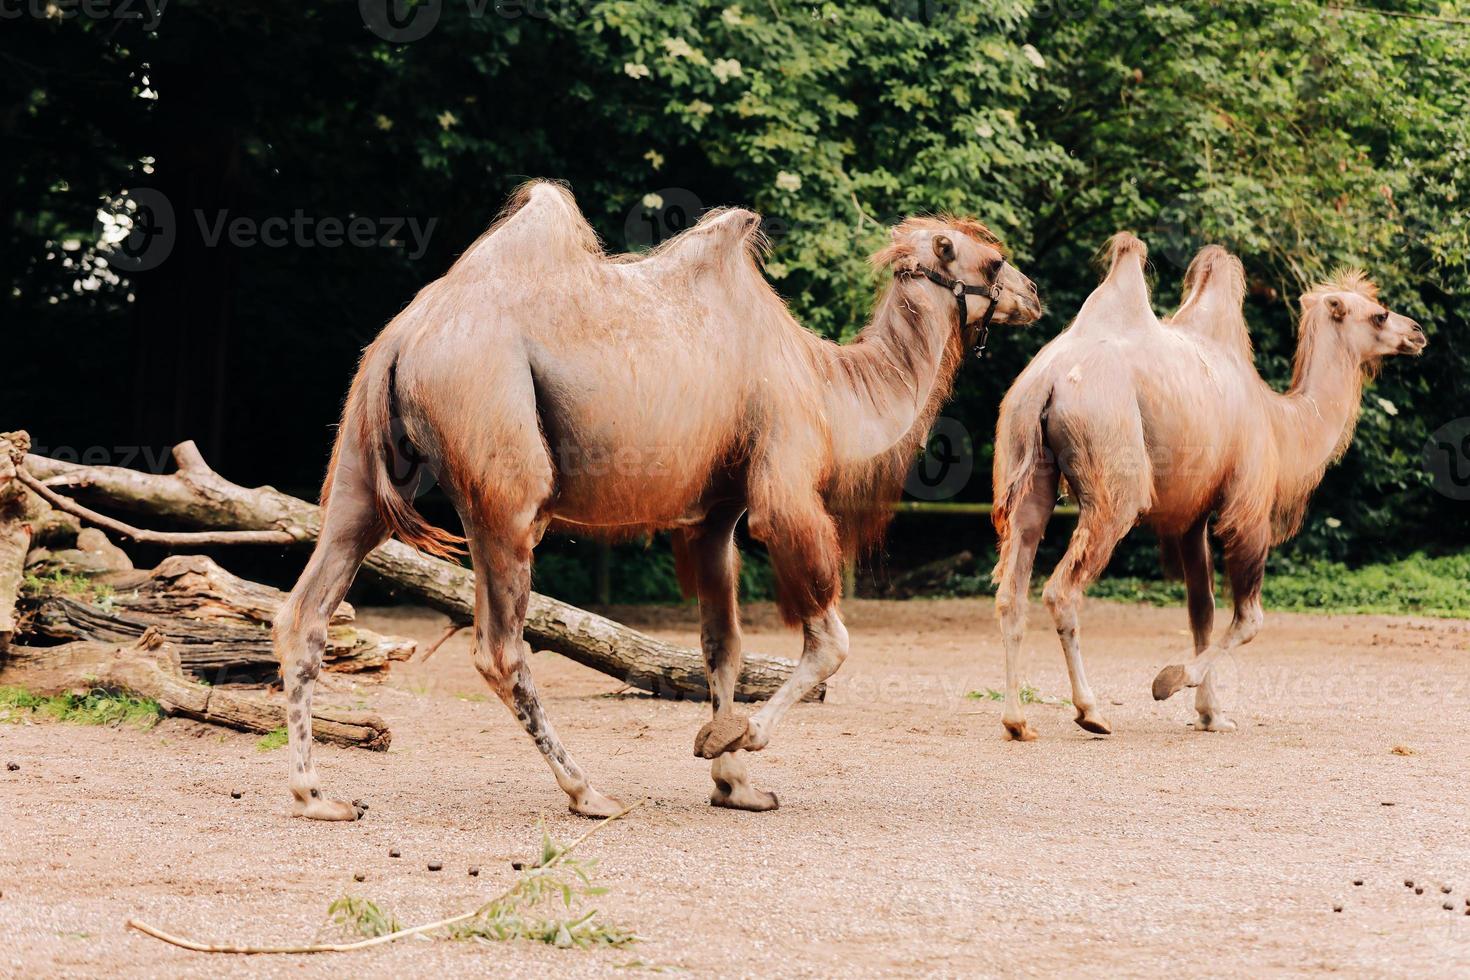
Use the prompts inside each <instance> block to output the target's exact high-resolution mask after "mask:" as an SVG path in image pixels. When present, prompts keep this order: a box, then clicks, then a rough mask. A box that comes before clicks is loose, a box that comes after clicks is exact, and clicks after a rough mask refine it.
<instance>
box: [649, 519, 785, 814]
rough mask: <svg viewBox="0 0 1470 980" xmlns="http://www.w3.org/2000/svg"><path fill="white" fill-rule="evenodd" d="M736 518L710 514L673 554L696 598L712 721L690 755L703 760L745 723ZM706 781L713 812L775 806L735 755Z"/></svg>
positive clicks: (715, 765) (718, 762)
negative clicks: (739, 686) (738, 698)
mask: <svg viewBox="0 0 1470 980" xmlns="http://www.w3.org/2000/svg"><path fill="white" fill-rule="evenodd" d="M740 514H741V511H740V510H733V511H730V512H722V513H719V514H712V515H711V516H710V518H709V519H708V520H706V521H705V522H704V523H703V524H701V525H700V526H699V527H696V528H689V529H687V530H685V531H683V532H681V537H680V538H678V539H677V544H676V547H675V550H674V555H675V561H676V563H677V564H678V566H679V577H680V580H681V581H682V582H684V583H685V588H686V589H688V588H689V585H690V584H691V583H692V585H693V587H694V591H695V593H696V594H697V595H698V596H699V616H700V646H701V647H702V649H703V651H704V667H705V673H706V676H707V677H708V678H709V700H710V710H711V714H712V717H711V718H710V720H709V721H708V722H707V723H706V724H705V726H704V727H703V728H701V729H700V730H699V734H698V735H696V736H695V738H694V754H695V755H696V756H701V757H706V758H707V756H705V755H704V748H705V746H706V745H709V744H725V743H728V742H729V741H730V739H731V738H732V737H733V738H737V739H738V738H739V737H740V736H742V735H743V734H744V732H745V719H744V718H743V717H741V716H740V715H737V714H736V713H735V711H734V706H735V683H736V681H737V680H738V679H739V677H740V667H741V663H742V660H743V654H742V651H741V645H740V610H739V605H738V595H737V593H738V589H739V569H740V558H739V554H738V553H737V552H736V550H735V539H734V531H735V523H736V521H738V520H739V519H740ZM732 730H733V735H732ZM710 777H711V778H712V779H713V780H714V783H715V788H714V791H713V792H712V793H711V794H710V798H709V801H710V803H711V804H712V805H713V806H722V807H728V808H730V809H733V810H755V811H762V810H774V809H776V807H778V806H779V805H780V803H779V801H778V800H777V799H776V794H775V793H769V792H766V791H765V790H761V789H756V788H755V787H754V786H752V785H751V784H750V774H749V772H748V771H747V769H746V764H745V757H744V756H742V755H740V754H739V753H738V752H727V753H724V754H717V755H715V757H714V759H713V761H712V762H711V763H710Z"/></svg>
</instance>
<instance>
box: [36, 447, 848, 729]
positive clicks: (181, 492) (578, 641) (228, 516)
mask: <svg viewBox="0 0 1470 980" xmlns="http://www.w3.org/2000/svg"><path fill="white" fill-rule="evenodd" d="M174 459H175V462H176V463H178V466H179V469H178V472H176V473H172V474H167V475H159V474H153V473H143V472H139V471H137V470H128V469H122V468H120V467H113V466H79V465H75V464H71V463H62V462H58V461H56V460H51V459H46V458H45V457H40V456H34V455H31V456H27V457H26V464H25V465H26V469H27V470H29V471H30V473H31V474H32V475H33V476H35V477H37V478H39V479H41V480H42V481H44V482H45V483H46V484H47V485H48V486H50V487H51V488H52V489H54V490H58V491H61V492H64V493H68V494H73V495H75V496H77V497H79V498H84V499H85V500H86V501H87V502H89V503H92V504H95V505H99V506H103V507H106V508H109V509H116V510H120V511H124V512H127V513H130V514H145V515H151V516H153V517H155V518H162V519H166V520H168V521H170V522H173V523H175V524H178V525H181V526H184V527H187V528H192V529H240V530H278V531H283V532H286V534H287V535H289V536H290V537H291V538H292V539H293V540H296V541H300V542H303V543H305V542H309V541H313V540H314V539H315V538H316V535H317V533H318V531H319V529H320V526H321V518H320V514H319V512H318V508H317V507H316V506H315V505H313V504H309V503H307V502H306V501H304V500H300V499H298V498H296V497H292V496H290V495H288V494H284V493H281V492H280V491H279V490H276V489H274V488H272V487H259V488H256V489H247V488H245V487H240V486H237V485H235V484H233V483H231V482H229V481H228V480H226V479H224V478H223V477H221V476H220V475H219V474H217V473H215V472H214V471H213V470H211V469H210V468H209V466H208V465H207V464H206V463H205V462H204V459H203V457H202V456H201V455H200V454H199V451H198V449H197V448H196V447H195V446H194V444H193V443H187V442H186V443H182V444H180V445H178V446H176V447H175V448H174ZM364 567H365V568H366V569H367V571H368V573H369V574H370V575H373V576H374V577H375V578H377V579H378V580H379V581H381V582H382V583H384V584H385V585H387V586H389V587H390V588H392V589H394V590H396V591H400V592H404V593H407V594H409V595H412V596H415V597H416V598H418V599H419V600H420V601H422V602H424V603H426V604H427V605H430V606H432V607H433V608H435V609H437V610H439V611H441V612H443V613H446V614H448V615H449V617H450V618H451V619H453V620H454V621H455V622H459V623H468V622H471V621H472V620H473V617H474V601H475V577H474V572H472V571H471V570H469V569H467V568H465V567H463V566H461V565H457V564H454V563H452V562H447V561H442V560H440V559H437V558H429V557H427V556H425V555H422V554H420V553H419V552H417V551H415V550H414V549H412V548H410V547H408V546H407V545H405V544H403V543H402V542H399V541H389V542H387V543H386V544H384V545H383V546H382V547H380V548H378V549H377V550H376V551H374V552H373V553H372V554H370V555H369V556H368V557H367V561H366V563H365V565H364ZM526 639H527V641H528V642H529V643H530V644H531V646H532V648H533V649H536V650H552V651H555V652H556V653H560V654H562V655H563V656H565V657H567V658H568V659H570V660H575V661H576V662H578V663H580V664H584V665H585V666H588V667H591V668H593V669H594V670H599V671H602V672H603V673H605V674H609V675H611V676H613V677H616V678H617V679H619V680H621V681H624V682H626V683H628V684H630V685H632V686H634V687H637V688H640V689H642V690H645V691H649V692H652V693H653V694H656V695H658V696H660V697H669V698H676V699H677V698H684V699H689V700H701V701H702V700H705V699H707V698H708V697H709V690H708V687H707V685H706V683H705V680H704V661H703V658H702V657H701V655H700V654H699V653H696V652H695V651H693V650H689V649H686V648H684V647H679V646H675V645H673V644H671V643H665V642H663V641H662V640H657V639H654V638H653V637H650V636H645V635H644V634H642V633H639V632H638V631H636V630H632V629H629V628H628V627H626V626H623V625H621V624H619V623H615V622H613V621H612V620H610V619H606V618H604V617H602V616H598V615H596V614H595V613H590V612H587V611H585V610H582V609H578V608H577V607H576V606H571V605H568V604H567V603H564V602H559V601H557V600H555V599H551V598H549V597H547V596H543V595H540V594H538V593H532V594H531V601H530V608H529V610H528V613H527V617H526ZM793 666H794V665H793V664H792V663H791V661H789V660H780V659H776V658H774V657H763V656H759V655H748V656H746V658H745V669H744V671H743V672H742V673H741V675H740V679H739V681H738V683H737V686H736V691H735V696H736V697H737V698H738V699H739V700H742V701H760V700H764V699H766V698H769V697H770V696H771V695H772V694H774V693H775V691H776V688H777V687H779V686H780V685H781V683H782V682H783V681H784V680H785V679H786V678H787V677H789V676H790V674H791V669H792V667H793ZM825 695H826V688H825V686H819V687H818V688H817V689H816V690H814V691H813V692H811V693H810V694H809V695H807V700H817V701H820V700H822V699H823V698H824V697H825Z"/></svg>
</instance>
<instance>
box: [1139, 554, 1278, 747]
mask: <svg viewBox="0 0 1470 980" xmlns="http://www.w3.org/2000/svg"><path fill="white" fill-rule="evenodd" d="M1268 541H1269V535H1268V534H1266V533H1265V532H1262V533H1258V534H1255V535H1250V536H1240V537H1237V538H1236V539H1234V540H1232V541H1231V542H1230V543H1229V544H1228V545H1227V546H1226V548H1225V567H1226V569H1227V570H1228V571H1229V573H1230V584H1231V589H1232V590H1233V592H1234V593H1235V618H1234V619H1233V620H1232V621H1231V623H1230V628H1229V629H1228V630H1226V631H1225V635H1224V636H1223V637H1221V638H1220V642H1219V643H1217V644H1215V645H1214V646H1209V647H1207V648H1206V649H1204V650H1203V651H1202V652H1199V653H1198V654H1197V655H1196V656H1195V658H1194V659H1193V660H1192V661H1190V662H1189V663H1188V664H1171V665H1170V666H1168V667H1165V668H1164V669H1163V670H1161V671H1159V674H1158V676H1157V677H1155V678H1154V683H1153V695H1154V700H1156V701H1163V700H1165V699H1166V698H1169V697H1172V696H1173V695H1174V694H1175V693H1176V692H1178V691H1179V690H1180V689H1181V688H1185V687H1193V688H1198V689H1199V691H1200V693H1199V694H1198V695H1196V698H1195V707H1196V709H1197V710H1198V711H1199V713H1200V717H1199V720H1198V722H1197V723H1196V727H1198V728H1201V729H1202V730H1205V731H1212V732H1233V731H1235V722H1233V721H1231V720H1230V719H1229V718H1226V717H1225V716H1224V714H1223V713H1222V712H1221V710H1220V705H1219V699H1218V696H1217V694H1216V692H1215V688H1214V678H1213V676H1212V675H1213V670H1214V667H1215V664H1216V662H1217V661H1218V660H1219V659H1220V658H1221V657H1223V656H1226V655H1227V654H1231V653H1233V652H1234V651H1235V650H1237V649H1238V648H1240V647H1242V646H1245V645H1246V644H1247V643H1249V642H1250V641H1251V640H1253V639H1255V637H1256V634H1257V633H1259V632H1260V631H1261V624H1262V623H1264V622H1265V619H1266V615H1265V612H1264V611H1263V610H1262V608H1261V583H1262V581H1263V580H1264V579H1265V572H1266V553H1267V549H1268ZM1206 555H1207V556H1206V558H1205V562H1206V565H1205V567H1206V568H1207V567H1208V553H1206ZM1185 556H1186V573H1188V571H1189V565H1188V564H1187V562H1188V559H1189V555H1188V551H1187V550H1186V553H1185ZM1197 573H1198V572H1196V574H1197ZM1198 589H1199V586H1196V585H1193V584H1192V585H1191V588H1190V595H1191V618H1192V619H1193V612H1194V606H1195V593H1196V592H1197V591H1198ZM1199 605H1200V607H1201V610H1202V609H1203V605H1204V603H1203V600H1202V599H1201V600H1199ZM1211 610H1212V612H1213V600H1212V601H1211ZM1202 618H1203V616H1201V619H1202ZM1206 635H1207V634H1206ZM1195 636H1196V645H1197V646H1198V643H1199V642H1200V639H1201V637H1200V631H1199V630H1196V633H1195Z"/></svg>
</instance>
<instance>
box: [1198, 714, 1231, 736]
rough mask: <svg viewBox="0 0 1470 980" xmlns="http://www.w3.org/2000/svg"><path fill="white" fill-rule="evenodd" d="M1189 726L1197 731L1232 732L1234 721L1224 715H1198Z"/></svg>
mask: <svg viewBox="0 0 1470 980" xmlns="http://www.w3.org/2000/svg"><path fill="white" fill-rule="evenodd" d="M1191 727H1193V728H1194V730H1195V731H1197V732H1233V731H1235V722H1233V721H1231V720H1230V719H1229V718H1226V717H1225V716H1224V715H1200V716H1199V717H1197V718H1196V719H1195V720H1194V725H1193V726H1191Z"/></svg>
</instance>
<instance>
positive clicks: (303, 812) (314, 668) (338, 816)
mask: <svg viewBox="0 0 1470 980" xmlns="http://www.w3.org/2000/svg"><path fill="white" fill-rule="evenodd" d="M338 453H339V455H338V458H337V459H336V460H335V461H334V463H333V480H332V484H333V487H332V494H331V497H330V499H329V500H328V501H327V505H326V509H325V512H324V514H323V517H322V530H321V535H320V536H319V537H318V538H317V543H316V549H315V550H314V551H313V552H312V554H311V560H310V561H309V562H307V565H306V570H305V571H304V572H302V573H301V578H300V579H299V580H298V581H297V583H296V587H295V588H294V589H292V590H291V595H290V596H289V597H288V598H287V599H286V601H285V602H284V603H283V604H282V605H281V609H280V611H279V612H278V613H277V614H276V620H275V627H274V634H275V647H276V654H277V656H278V657H279V658H280V661H281V678H282V681H283V683H284V685H285V689H286V697H287V701H288V705H287V710H286V720H287V724H286V739H287V742H288V744H289V747H290V752H289V756H290V765H291V777H290V785H291V795H292V797H293V801H294V802H293V811H294V812H295V814H296V815H297V816H303V817H309V818H311V819H314V820H356V819H357V818H358V817H360V816H362V812H363V811H364V810H365V809H367V807H366V806H364V805H362V804H359V803H348V802H345V801H343V800H329V799H327V798H326V797H324V796H323V795H322V792H321V788H320V785H319V783H318V780H317V774H316V767H315V766H314V765H313V764H312V761H311V696H312V690H313V688H314V687H315V686H316V679H317V675H318V674H319V673H321V669H322V652H323V649H324V648H325V647H326V643H327V623H328V621H329V620H330V618H331V615H332V613H333V612H334V611H335V610H336V608H337V606H338V605H339V604H340V603H341V602H342V599H343V597H344V596H346V595H347V589H348V587H349V586H351V585H352V579H353V577H354V576H355V575H356V574H357V569H358V567H359V566H360V565H361V564H362V560H363V559H364V558H366V557H367V554H368V552H370V551H372V550H373V549H374V548H376V547H377V546H378V545H379V544H381V543H382V542H383V539H384V538H385V537H386V529H385V527H384V525H383V523H382V521H381V520H380V519H379V518H378V514H377V509H376V507H375V506H374V503H373V498H372V493H371V491H370V489H369V487H370V485H371V484H370V483H369V481H368V478H367V476H366V474H365V473H364V471H363V466H364V463H363V460H362V459H361V457H360V456H359V455H358V453H357V452H356V450H355V449H353V448H352V447H350V446H348V445H346V440H344V444H343V445H342V446H340V447H339V449H338Z"/></svg>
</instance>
